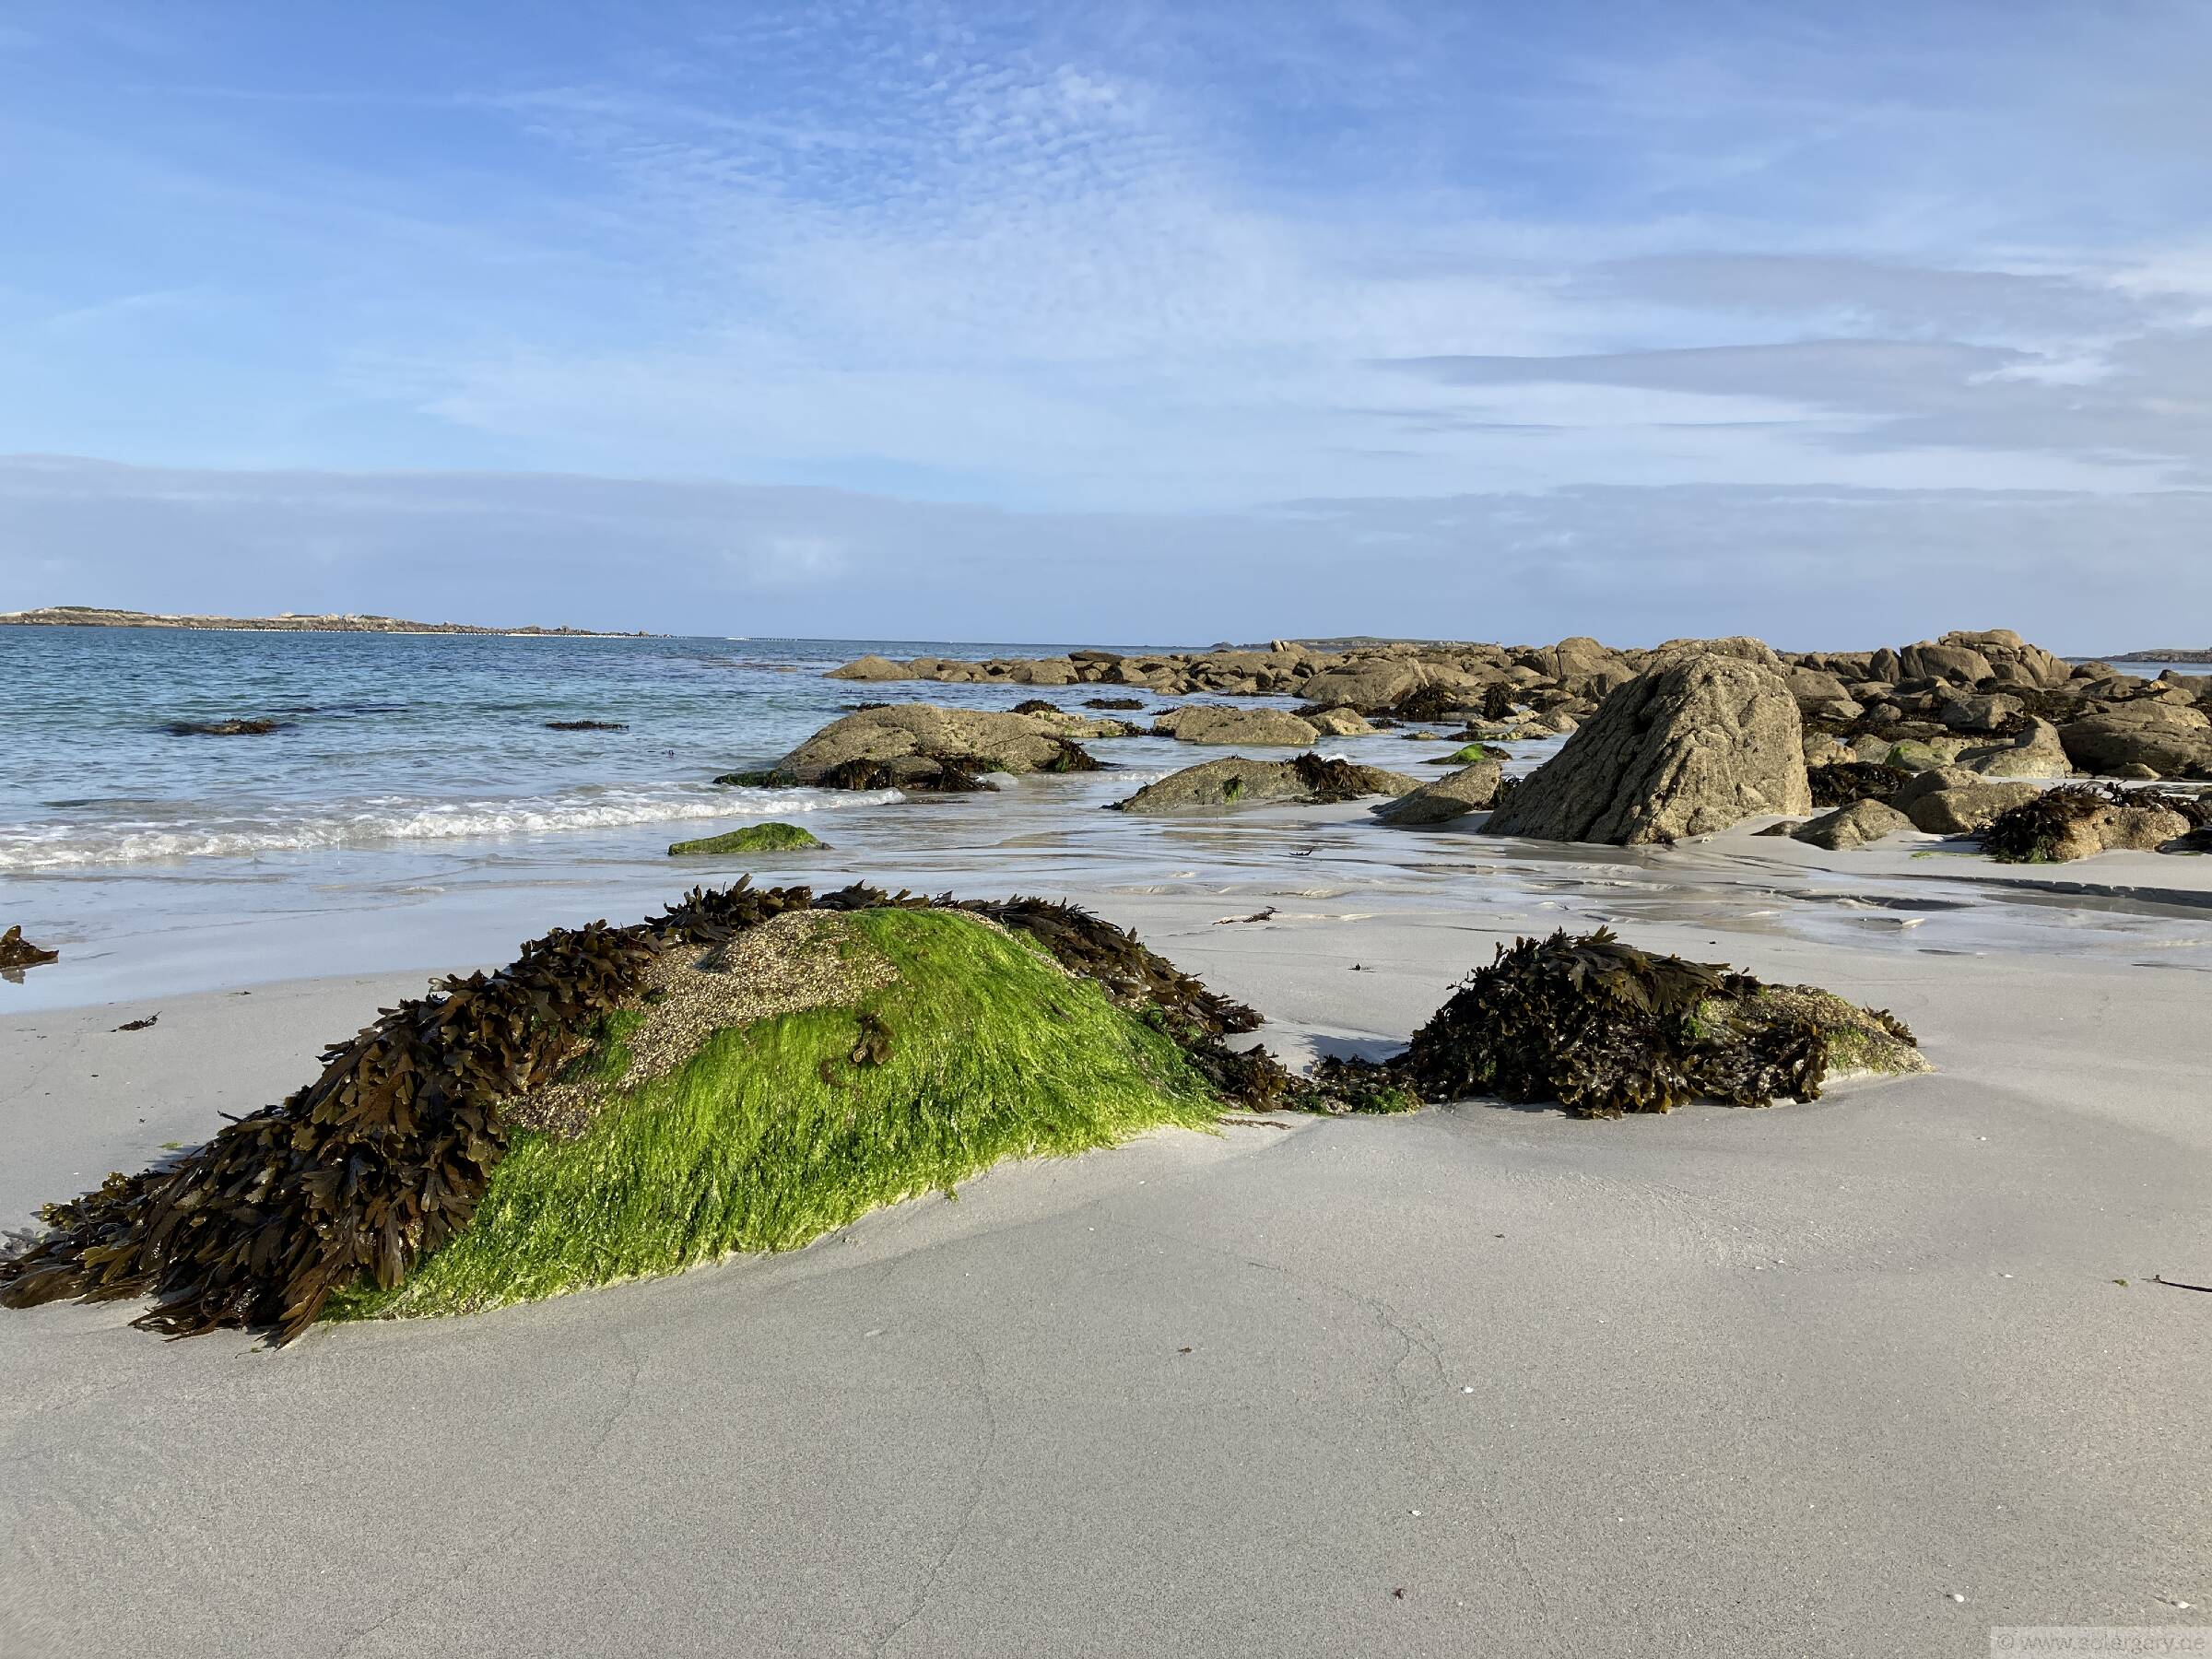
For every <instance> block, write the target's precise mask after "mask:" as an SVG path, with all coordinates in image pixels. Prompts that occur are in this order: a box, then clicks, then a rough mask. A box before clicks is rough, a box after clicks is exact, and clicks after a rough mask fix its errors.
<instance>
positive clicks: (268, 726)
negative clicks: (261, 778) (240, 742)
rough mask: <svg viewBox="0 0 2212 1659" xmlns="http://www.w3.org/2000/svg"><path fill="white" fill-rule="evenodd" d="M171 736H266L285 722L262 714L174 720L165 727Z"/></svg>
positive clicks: (277, 730) (281, 729)
mask: <svg viewBox="0 0 2212 1659" xmlns="http://www.w3.org/2000/svg"><path fill="white" fill-rule="evenodd" d="M165 729H166V730H167V731H168V733H169V735H171V737H265V736H267V735H269V734H270V733H271V732H281V731H283V730H284V722H282V721H281V720H269V719H266V718H264V717H262V716H258V715H257V716H253V717H252V718H239V719H234V720H172V721H171V722H170V723H169V724H168V726H167V727H166V728H165Z"/></svg>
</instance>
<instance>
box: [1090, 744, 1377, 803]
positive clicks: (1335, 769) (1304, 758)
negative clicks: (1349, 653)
mask: <svg viewBox="0 0 2212 1659" xmlns="http://www.w3.org/2000/svg"><path fill="white" fill-rule="evenodd" d="M1420 786H1421V785H1420V780H1419V779H1418V778H1408V777H1406V775H1405V774H1404V773H1403V772H1394V771H1383V770H1382V768H1381V767H1379V766H1355V765H1353V764H1352V763H1351V762H1350V761H1348V760H1324V759H1321V757H1319V756H1318V755H1300V756H1299V757H1298V759H1295V760H1253V759H1246V758H1245V757H1244V756H1241V755H1231V756H1230V757H1229V758H1228V759H1221V760H1208V761H1206V762H1205V763H1204V764H1203V765H1199V766H1186V767H1184V768H1183V769H1182V771H1179V772H1171V773H1170V774H1169V775H1168V776H1166V777H1164V778H1162V779H1160V780H1159V782H1156V783H1147V785H1145V787H1144V788H1142V789H1140V790H1138V791H1137V792H1136V793H1135V794H1133V795H1131V796H1130V797H1129V798H1128V799H1127V800H1125V801H1117V802H1115V803H1114V806H1115V809H1116V810H1117V811H1121V812H1135V813H1143V814H1149V813H1159V812H1176V811H1181V810H1184V809H1187V808H1192V807H1207V806H1213V807H1219V806H1252V805H1254V804H1255V803H1258V802H1262V801H1298V802H1304V803H1308V804H1319V803H1324V802H1333V801H1351V800H1357V799H1359V797H1360V796H1362V795H1378V794H1380V795H1402V794H1409V793H1411V792H1412V791H1414V790H1417V789H1418V788H1419V787H1420Z"/></svg>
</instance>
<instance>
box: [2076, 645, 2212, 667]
mask: <svg viewBox="0 0 2212 1659" xmlns="http://www.w3.org/2000/svg"><path fill="white" fill-rule="evenodd" d="M2080 660H2081V661H2082V662H2085V663H2212V646H2207V647H2206V648H2205V649H2204V650H2202V651H2191V650H2188V649H2185V648H2183V647H2181V646H2175V645H2169V646H2165V647H2162V648H2160V649H2159V650H2157V651H2130V652H2126V653H2123V654H2121V655H2119V656H2101V657H2083V658H2081V659H2080Z"/></svg>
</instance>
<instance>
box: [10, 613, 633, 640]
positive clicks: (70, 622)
mask: <svg viewBox="0 0 2212 1659" xmlns="http://www.w3.org/2000/svg"><path fill="white" fill-rule="evenodd" d="M0 626H13V627H17V628H198V629H214V630H218V631H219V630H230V631H237V632H252V633H381V634H502V635H515V634H523V635H529V636H533V637H541V638H548V639H580V640H644V639H650V638H652V637H653V636H652V635H650V634H647V633H645V632H643V631H642V630H641V631H639V632H636V633H610V632H608V631H607V630H606V629H596V628H535V627H531V628H483V627H479V626H478V625H477V624H476V623H474V622H408V621H404V620H402V619H401V618H397V617H375V616H353V615H348V616H342V617H341V616H317V617H307V616H300V615H298V614H297V613H294V612H291V611H287V612H286V613H285V614H284V615H282V616H280V617H171V616H165V615H162V614H159V613H158V612H154V611H135V610H111V609H108V608H107V607H105V606H98V605H48V606H41V607H40V608H39V609H37V610H20V611H0Z"/></svg>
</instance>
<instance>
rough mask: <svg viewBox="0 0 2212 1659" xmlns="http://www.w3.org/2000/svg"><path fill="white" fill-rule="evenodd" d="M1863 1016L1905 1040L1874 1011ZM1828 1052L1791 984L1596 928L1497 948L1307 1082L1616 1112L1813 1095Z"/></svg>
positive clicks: (1574, 1111) (1905, 1033)
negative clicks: (1370, 1052)
mask: <svg viewBox="0 0 2212 1659" xmlns="http://www.w3.org/2000/svg"><path fill="white" fill-rule="evenodd" d="M1864 1018H1867V1019H1869V1020H1871V1021H1872V1022H1873V1023H1874V1024H1875V1025H1877V1026H1878V1027H1879V1028H1880V1030H1882V1031H1883V1032H1885V1033H1887V1035H1888V1037H1890V1038H1893V1039H1895V1040H1896V1041H1900V1042H1903V1043H1906V1044H1911V1043H1912V1033H1911V1031H1910V1030H1907V1029H1906V1028H1905V1026H1904V1025H1903V1024H1902V1023H1901V1022H1900V1021H1898V1020H1896V1019H1894V1018H1891V1017H1889V1016H1888V1015H1887V1014H1882V1013H1871V1014H1868V1015H1865V1016H1864ZM1831 1058H1832V1049H1831V1031H1830V1028H1829V1027H1828V1026H1827V1025H1825V1024H1824V1023H1823V1022H1822V1020H1821V1018H1817V1017H1815V1015H1814V1014H1813V1013H1811V1012H1809V1011H1808V1010H1807V1007H1806V999H1805V998H1804V996H1803V994H1785V993H1780V992H1771V991H1770V989H1769V988H1768V987H1766V986H1764V985H1762V984H1761V983H1760V982H1759V981H1758V980H1756V979H1754V978H1752V977H1751V976H1750V975H1748V974H1743V973H1736V972H1734V971H1731V970H1729V969H1727V968H1725V967H1723V966H1719V965H1717V964H1713V963H1708V962H1692V961H1687V960H1685V959H1682V958H1680V957H1673V956H1654V955H1652V954H1651V953H1649V952H1646V951H1642V950H1639V949H1637V948H1636V947H1633V946H1630V945H1627V944H1624V943H1623V942H1622V941H1621V940H1620V939H1619V938H1618V937H1617V936H1616V935H1614V934H1613V933H1612V932H1611V930H1609V929H1606V928H1599V929H1598V930H1597V931H1596V932H1595V933H1592V934H1585V935H1580V936H1570V935H1568V934H1567V933H1566V932H1564V931H1563V930H1562V931H1560V932H1559V933H1555V934H1553V935H1551V936H1550V937H1549V938H1547V939H1541V940H1539V939H1528V938H1522V939H1516V940H1515V941H1514V942H1513V944H1512V946H1511V947H1505V946H1500V947H1498V954H1497V958H1496V959H1495V960H1494V961H1493V962H1492V963H1491V964H1490V965H1489V966H1488V967H1487V968H1482V969H1478V970H1477V971H1476V972H1474V973H1473V974H1471V975H1470V976H1469V977H1468V978H1467V980H1466V982H1465V983H1464V984H1463V985H1462V986H1461V987H1460V989H1459V990H1458V991H1457V992H1456V993H1454V994H1453V996H1452V998H1451V999H1450V1000H1449V1001H1448V1002H1446V1003H1445V1004H1444V1006H1443V1007H1442V1008H1441V1009H1439V1010H1438V1011H1437V1013H1436V1015H1435V1016H1434V1017H1433V1018H1430V1021H1429V1022H1428V1023H1427V1024H1426V1025H1424V1026H1422V1027H1421V1029H1420V1030H1418V1031H1417V1032H1415V1033H1414V1038H1413V1041H1412V1043H1411V1045H1410V1046H1409V1047H1408V1048H1407V1049H1406V1052H1405V1053H1402V1054H1400V1055H1398V1056H1396V1057H1395V1058H1394V1059H1391V1060H1388V1061H1384V1062H1381V1063H1372V1062H1360V1061H1349V1060H1337V1061H1333V1062H1324V1065H1323V1066H1322V1067H1321V1068H1320V1070H1319V1073H1318V1076H1317V1078H1316V1081H1317V1085H1318V1086H1319V1087H1320V1088H1323V1089H1324V1090H1334V1091H1335V1092H1336V1093H1338V1094H1339V1095H1346V1094H1350V1093H1353V1092H1356V1091H1357V1090H1358V1089H1359V1088H1382V1087H1385V1086H1387V1085H1390V1084H1396V1085H1398V1086H1399V1087H1402V1088H1406V1089H1407V1090H1409V1091H1410V1092H1412V1093H1413V1094H1414V1095H1416V1096H1418V1098H1419V1099H1421V1100H1459V1099H1464V1098H1465V1097H1467V1096H1471V1095H1496V1096H1499V1097H1500V1098H1502V1099H1504V1100H1557V1101H1558V1102H1559V1104H1560V1105H1561V1106H1562V1107H1564V1108H1565V1109H1566V1110H1567V1112H1569V1113H1570V1114H1571V1115H1572V1116H1575V1117H1619V1116H1621V1115H1622V1114H1624V1113H1626V1112H1667V1111H1671V1110H1672V1109H1673V1108H1674V1107H1676V1106H1678V1105H1681V1104H1683V1103H1685V1102H1687V1101H1689V1100H1721V1101H1724V1102H1727V1103H1728V1104H1731V1105H1737V1106H1765V1105H1769V1104H1771V1103H1772V1101H1773V1100H1776V1099H1778V1098H1780V1097H1783V1096H1787V1097H1788V1098H1790V1099H1793V1100H1817V1099H1818V1098H1819V1094H1820V1085H1821V1083H1822V1081H1823V1079H1824V1078H1825V1077H1827V1075H1828V1071H1829V1067H1830V1061H1831Z"/></svg>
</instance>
